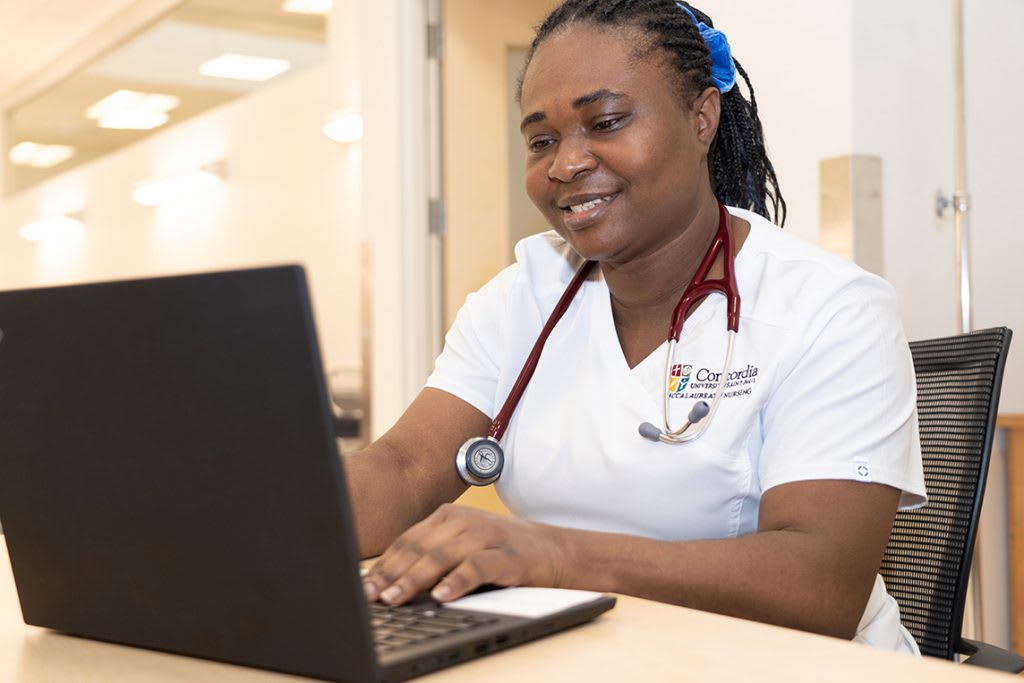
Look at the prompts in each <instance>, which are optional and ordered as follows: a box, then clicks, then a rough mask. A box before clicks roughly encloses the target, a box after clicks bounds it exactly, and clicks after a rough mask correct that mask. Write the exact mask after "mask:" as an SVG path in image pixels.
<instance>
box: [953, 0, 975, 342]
mask: <svg viewBox="0 0 1024 683" xmlns="http://www.w3.org/2000/svg"><path fill="white" fill-rule="evenodd" d="M953 111H954V119H953V155H954V156H953V168H954V173H955V186H954V188H953V224H954V229H955V239H956V247H957V249H956V271H957V283H958V285H959V290H960V332H961V334H963V333H966V332H970V331H971V330H972V329H973V327H974V325H973V320H972V317H971V263H970V239H969V237H970V236H969V234H968V226H969V220H968V211H969V210H970V195H969V194H968V193H967V141H966V133H965V130H966V125H965V116H964V13H963V0H953Z"/></svg>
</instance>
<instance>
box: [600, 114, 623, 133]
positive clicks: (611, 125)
mask: <svg viewBox="0 0 1024 683" xmlns="http://www.w3.org/2000/svg"><path fill="white" fill-rule="evenodd" d="M620 123H622V117H621V116H617V117H615V118H612V119H601V120H600V121H598V122H597V123H595V124H594V129H595V130H615V129H616V128H618V126H619V124H620Z"/></svg>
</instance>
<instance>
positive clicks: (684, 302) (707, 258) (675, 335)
mask: <svg viewBox="0 0 1024 683" xmlns="http://www.w3.org/2000/svg"><path fill="white" fill-rule="evenodd" d="M723 249H724V254H723V258H722V264H723V267H722V270H723V277H721V278H717V279H713V280H708V279H707V276H708V273H709V272H710V271H711V266H712V265H713V264H714V262H715V259H716V258H717V257H718V254H719V253H720V252H722V251H723ZM735 259H736V254H735V250H734V248H733V239H732V233H731V232H730V231H729V212H728V211H727V210H726V208H725V204H723V203H721V202H719V203H718V231H717V232H716V233H715V237H714V239H713V240H712V241H711V245H710V246H709V247H708V250H707V252H705V254H704V258H703V260H701V263H700V266H698V267H697V272H696V273H694V275H693V278H692V279H691V280H690V284H689V285H687V287H686V290H685V291H684V292H683V296H682V298H680V299H679V303H678V304H676V308H675V311H674V312H673V314H672V326H671V327H670V328H669V337H668V339H669V341H670V342H675V341H679V335H680V334H682V331H683V321H684V320H686V315H687V314H688V313H689V312H690V309H691V308H692V307H693V305H694V304H696V303H697V302H698V301H700V300H701V299H703V298H704V297H705V296H707V295H708V294H711V293H712V292H721V293H722V294H723V295H724V296H725V298H726V301H727V305H728V318H727V327H728V329H729V330H730V331H732V332H738V331H739V326H740V295H739V289H738V287H737V286H736V272H735ZM594 264H595V262H594V261H585V262H584V263H583V265H582V266H580V268H579V270H577V271H576V274H575V275H574V276H573V278H572V281H571V282H569V286H568V287H566V289H565V292H563V293H562V297H561V298H560V299H559V300H558V303H557V304H556V305H555V308H554V310H553V311H551V316H550V317H549V318H548V321H547V322H546V323H545V324H544V329H542V330H541V333H540V336H539V337H537V341H536V342H534V344H533V349H532V350H531V351H530V355H529V356H528V357H527V358H526V363H525V364H524V365H523V369H522V370H520V371H519V377H518V378H517V379H516V383H515V384H514V385H512V391H511V392H509V395H508V397H507V398H506V399H505V403H504V404H503V405H502V406H501V410H500V411H499V412H498V414H497V415H496V416H495V418H494V420H493V421H492V422H491V426H490V429H488V430H487V436H488V437H489V438H491V439H493V440H494V441H501V437H502V436H504V434H505V430H506V429H507V428H508V423H509V421H510V420H511V419H512V413H513V412H515V409H516V406H517V405H519V399H520V398H522V395H523V392H524V391H526V386H527V385H528V384H529V383H530V378H531V377H533V373H534V371H535V370H536V369H537V363H538V361H539V360H540V354H541V351H543V350H544V343H545V342H547V340H548V337H549V336H550V335H551V331H552V330H553V329H554V327H555V325H557V324H558V321H559V320H561V319H562V316H563V315H565V312H566V310H568V308H569V304H570V303H571V302H572V300H573V298H575V296H576V293H577V292H579V290H580V287H581V286H582V285H583V281H584V280H585V279H586V278H587V276H588V275H589V274H590V271H591V270H592V269H593V267H594Z"/></svg>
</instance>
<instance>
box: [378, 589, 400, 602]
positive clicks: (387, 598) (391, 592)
mask: <svg viewBox="0 0 1024 683" xmlns="http://www.w3.org/2000/svg"><path fill="white" fill-rule="evenodd" d="M401 594H402V587H401V586H391V587H390V588H388V589H387V590H385V591H384V592H383V593H381V594H380V599H381V600H383V601H384V602H394V601H395V600H396V599H397V598H398V596H399V595H401Z"/></svg>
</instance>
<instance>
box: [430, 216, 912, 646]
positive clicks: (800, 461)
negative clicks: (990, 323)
mask: <svg viewBox="0 0 1024 683" xmlns="http://www.w3.org/2000/svg"><path fill="white" fill-rule="evenodd" d="M729 211H730V212H731V213H732V214H733V215H736V216H738V217H740V218H743V219H745V220H746V221H748V222H749V223H750V226H751V230H750V234H749V236H748V237H747V239H746V241H745V242H744V244H743V247H742V248H741V249H740V251H739V253H738V254H737V258H736V279H737V283H738V286H739V292H740V299H741V306H740V327H739V333H738V334H737V337H736V346H735V350H734V353H733V361H732V367H731V368H730V371H729V375H728V383H727V385H726V389H725V394H724V396H723V399H722V401H721V403H720V405H719V407H718V412H717V413H716V414H715V415H714V418H713V420H712V422H711V425H710V427H709V428H708V430H707V431H706V432H705V434H704V435H703V436H701V437H700V438H699V439H697V440H695V441H692V442H690V443H687V444H682V445H668V444H663V443H655V442H651V441H648V440H646V439H644V438H642V437H641V436H640V435H639V433H638V431H637V428H638V426H639V425H640V423H642V422H651V423H653V424H655V425H657V426H659V427H663V422H664V418H663V405H664V395H665V392H666V391H669V392H670V406H671V407H670V410H671V415H672V424H673V427H678V426H679V425H680V424H681V423H682V422H683V420H684V419H685V417H686V414H687V413H688V412H689V410H690V408H691V407H692V406H693V404H694V403H695V402H696V401H698V400H701V399H705V400H708V402H709V403H710V399H711V396H712V395H713V393H714V391H715V387H716V385H717V381H718V373H720V372H721V369H722V363H723V362H724V357H725V349H726V341H727V332H726V317H725V316H726V303H725V299H724V297H722V296H721V295H717V294H713V295H711V296H709V297H708V298H707V299H705V300H704V302H703V303H702V304H701V305H700V306H699V307H698V308H696V309H694V311H693V313H692V314H691V315H690V317H689V318H688V319H687V320H686V323H685V324H684V326H683V333H682V336H681V337H680V340H679V344H678V345H677V347H676V352H675V359H674V364H673V372H672V376H673V377H672V382H671V386H670V387H669V388H666V377H665V361H666V353H667V348H668V345H667V342H666V343H664V344H662V345H661V347H659V348H658V349H656V350H655V351H654V352H653V353H652V354H651V355H650V356H648V357H647V358H646V359H644V360H643V361H642V362H641V363H640V364H639V365H637V366H636V367H634V368H632V369H631V368H630V367H629V366H628V364H627V362H626V359H625V357H624V355H623V353H622V348H621V346H620V345H619V340H618V335H617V333H616V330H615V324H614V320H613V318H612V310H611V297H610V294H609V291H608V287H607V285H606V283H605V282H604V279H603V277H602V275H601V271H600V268H595V269H594V271H593V272H592V273H591V276H590V277H589V279H588V280H587V281H586V282H584V283H583V286H582V288H581V289H580V291H579V292H578V293H577V295H576V297H575V298H574V300H573V301H572V304H571V305H570V306H569V309H568V310H567V312H566V314H565V316H564V317H563V318H562V319H561V321H559V323H558V324H557V325H556V326H555V328H554V331H553V332H552V334H551V336H550V337H549V339H548V341H547V344H546V345H545V346H544V351H543V353H542V354H541V357H540V362H539V364H538V366H537V370H536V372H535V373H534V376H533V379H532V380H531V381H530V384H529V386H528V387H527V389H526V392H525V393H524V394H523V398H522V400H521V401H520V403H519V406H518V408H517V409H516V412H515V414H514V416H513V417H512V420H511V422H510V423H509V428H508V431H507V432H506V434H505V442H504V444H503V445H504V450H505V457H506V460H505V469H504V471H503V473H502V475H501V478H500V479H499V480H498V483H497V485H496V486H497V491H498V494H499V495H500V497H501V499H502V501H503V502H504V503H505V504H506V505H507V506H508V507H509V509H510V510H512V512H514V513H516V514H518V515H520V516H522V517H525V518H529V519H533V520H537V521H540V522H545V523H548V524H555V525H559V526H565V527H574V528H580V529H591V530H598V531H608V532H618V533H627V534H635V535H639V536H645V537H649V538H655V539H660V540H665V541H684V540H695V539H720V538H732V537H736V536H740V535H744V534H750V533H753V532H755V531H756V530H757V519H758V506H759V504H760V500H761V495H762V493H763V492H764V491H765V490H767V489H769V488H771V487H773V486H776V485H778V484H783V483H787V482H792V481H801V480H808V479H853V480H857V481H864V482H879V483H883V484H888V485H890V486H893V487H896V488H898V489H900V490H901V491H902V495H901V498H900V506H901V507H902V508H904V509H906V508H910V507H916V506H920V505H922V504H924V502H925V487H924V476H923V471H922V466H921V457H920V444H919V440H918V431H917V414H916V392H915V383H914V371H913V365H912V362H911V357H910V351H909V349H908V347H907V342H906V339H905V338H904V336H903V332H902V329H901V324H900V320H899V313H898V309H897V304H896V298H895V295H894V292H893V289H892V287H891V286H890V285H889V284H887V283H886V282H885V281H884V280H882V279H880V278H878V277H876V276H874V275H871V274H870V273H867V272H865V271H863V270H861V269H860V268H858V267H857V266H855V265H854V264H852V263H850V262H848V261H845V260H843V259H841V258H839V257H836V256H833V255H831V254H829V253H827V252H824V251H822V250H821V249H818V248H817V247H814V246H812V245H810V244H808V243H806V242H803V241H802V240H799V239H797V238H794V237H792V236H790V235H788V234H787V233H785V232H783V231H782V230H780V229H779V228H777V227H776V226H774V225H773V224H771V223H769V222H768V221H767V220H766V219H764V218H762V217H761V216H759V215H757V214H754V213H751V212H748V211H743V210H739V209H734V208H730V209H729ZM516 259H517V262H516V263H515V264H514V265H512V266H510V267H508V268H506V269H505V270H504V271H502V272H501V273H500V274H498V275H497V276H496V277H495V278H494V279H493V280H491V281H490V282H489V283H487V284H486V285H485V286H484V287H483V288H482V289H481V290H480V291H479V292H477V293H475V294H471V295H470V296H469V297H468V298H467V300H466V304H465V305H464V306H463V308H462V309H461V310H460V311H459V314H458V316H457V318H456V321H455V325H454V326H453V327H452V329H451V331H450V332H449V333H448V336H447V338H446V343H445V348H444V351H443V352H442V354H441V356H440V357H439V358H438V359H437V363H436V366H435V370H434V372H433V374H432V375H431V376H430V378H429V379H428V381H427V386H430V387H435V388H438V389H442V390H444V391H447V392H449V393H452V394H454V395H455V396H458V397H460V398H462V399H463V400H465V401H467V402H468V403H470V404H471V405H473V406H475V407H476V408H477V409H479V410H480V411H481V412H483V413H485V414H486V415H488V416H489V417H491V418H492V419H493V417H494V416H495V414H496V413H497V412H498V410H500V408H501V405H502V403H503V402H504V400H505V398H506V396H508V393H509V391H510V390H511V388H512V385H513V383H514V382H515V380H516V378H517V376H518V375H519V372H520V370H521V369H522V367H523V363H524V362H525V360H526V357H527V355H528V354H529V352H530V349H531V348H532V346H533V344H534V342H535V341H536V339H537V336H538V335H539V333H540V330H541V328H542V327H543V325H544V322H545V321H546V320H547V318H548V316H549V315H550V313H551V310H552V309H553V308H554V306H555V303H556V302H557V301H558V299H559V297H560V296H561V295H562V293H563V292H564V291H565V288H566V286H567V285H568V283H569V280H570V279H571V278H572V276H573V274H574V273H575V271H576V269H577V268H578V267H579V265H580V263H581V259H580V257H579V256H578V255H577V254H575V252H573V251H572V249H571V248H570V247H569V246H568V245H567V244H566V243H565V242H564V241H563V240H562V239H561V238H560V237H558V235H556V234H555V233H554V232H549V233H544V234H541V235H535V236H533V237H528V238H526V239H524V240H522V241H521V242H520V243H519V244H518V245H517V246H516ZM669 322H670V321H668V320H666V321H665V329H666V334H667V331H668V326H669ZM856 640H860V641H862V642H867V643H870V644H873V645H877V646H880V647H885V648H889V649H902V650H907V651H912V652H916V650H917V647H916V645H915V644H914V641H913V638H911V637H910V635H909V633H907V632H906V631H905V630H904V629H903V627H902V626H901V625H900V623H899V611H898V607H897V605H896V602H895V600H893V599H892V598H891V597H890V596H889V595H888V594H886V592H885V587H884V584H883V583H882V581H881V578H880V577H879V578H878V580H877V581H876V584H875V587H874V590H873V592H872V595H871V598H870V599H869V601H868V605H867V609H866V610H865V614H864V618H863V619H862V621H861V624H860V627H859V628H858V634H857V637H856Z"/></svg>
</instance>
